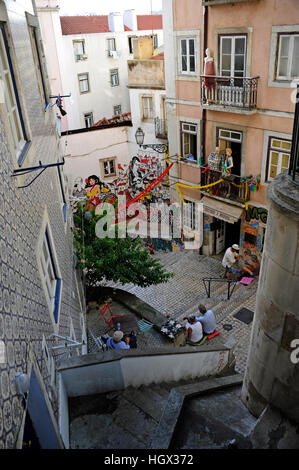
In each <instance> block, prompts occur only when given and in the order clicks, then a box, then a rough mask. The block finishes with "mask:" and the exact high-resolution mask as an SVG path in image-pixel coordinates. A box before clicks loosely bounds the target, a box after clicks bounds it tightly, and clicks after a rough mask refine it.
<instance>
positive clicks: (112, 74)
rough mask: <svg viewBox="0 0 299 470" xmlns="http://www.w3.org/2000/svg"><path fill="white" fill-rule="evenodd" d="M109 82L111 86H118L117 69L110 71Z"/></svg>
mask: <svg viewBox="0 0 299 470" xmlns="http://www.w3.org/2000/svg"><path fill="white" fill-rule="evenodd" d="M110 82H111V86H118V85H119V77H118V69H112V70H110Z"/></svg>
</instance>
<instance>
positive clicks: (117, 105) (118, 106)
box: [113, 104, 121, 116]
mask: <svg viewBox="0 0 299 470" xmlns="http://www.w3.org/2000/svg"><path fill="white" fill-rule="evenodd" d="M116 108H119V113H116V112H115V109H116ZM119 114H121V104H116V105H115V106H113V116H117V115H119Z"/></svg>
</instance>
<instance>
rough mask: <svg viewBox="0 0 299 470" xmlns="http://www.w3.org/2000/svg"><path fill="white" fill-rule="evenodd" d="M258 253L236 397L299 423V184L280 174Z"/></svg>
mask: <svg viewBox="0 0 299 470" xmlns="http://www.w3.org/2000/svg"><path fill="white" fill-rule="evenodd" d="M268 200H269V204H270V209H269V215H268V221H267V230H266V237H265V244H264V254H263V259H262V268H261V274H260V281H259V289H258V294H257V302H256V310H255V318H254V324H253V329H252V338H251V346H250V353H249V360H248V364H247V371H246V376H245V379H244V385H243V390H242V399H243V401H244V403H245V404H246V405H247V407H248V408H249V410H250V411H251V412H252V413H253V414H254V415H255V416H259V415H260V414H261V412H262V411H263V409H264V408H265V406H266V405H267V404H268V403H270V404H271V405H274V406H275V407H277V408H278V409H280V410H282V411H283V412H284V413H285V414H286V415H287V416H289V417H290V418H291V419H293V420H295V421H296V422H299V404H298V394H299V366H298V364H296V363H294V360H292V358H291V353H292V351H293V349H292V345H291V343H292V341H293V340H295V339H297V340H298V339H299V310H298V286H299V189H298V186H296V184H295V183H293V182H292V181H291V180H289V178H288V176H287V174H285V173H283V174H281V175H279V176H278V177H277V178H275V180H274V182H273V183H272V184H271V185H270V187H269V190H268Z"/></svg>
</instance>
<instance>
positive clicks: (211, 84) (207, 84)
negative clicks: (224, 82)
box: [204, 48, 215, 104]
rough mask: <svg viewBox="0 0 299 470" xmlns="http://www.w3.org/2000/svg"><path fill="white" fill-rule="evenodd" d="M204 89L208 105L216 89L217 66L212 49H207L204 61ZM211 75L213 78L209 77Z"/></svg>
mask: <svg viewBox="0 0 299 470" xmlns="http://www.w3.org/2000/svg"><path fill="white" fill-rule="evenodd" d="M204 63H205V65H204V76H205V77H204V88H205V99H206V103H207V104H209V103H210V102H211V101H212V96H213V89H215V78H214V75H215V66H214V59H213V57H212V56H211V51H210V49H209V48H208V49H206V57H205V59H204ZM209 75H211V78H210V77H209Z"/></svg>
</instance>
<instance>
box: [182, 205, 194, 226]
mask: <svg viewBox="0 0 299 470" xmlns="http://www.w3.org/2000/svg"><path fill="white" fill-rule="evenodd" d="M183 218H184V225H185V227H188V228H189V229H191V230H195V229H196V228H197V217H196V203H195V202H192V201H187V200H186V199H185V204H184V205H183Z"/></svg>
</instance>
